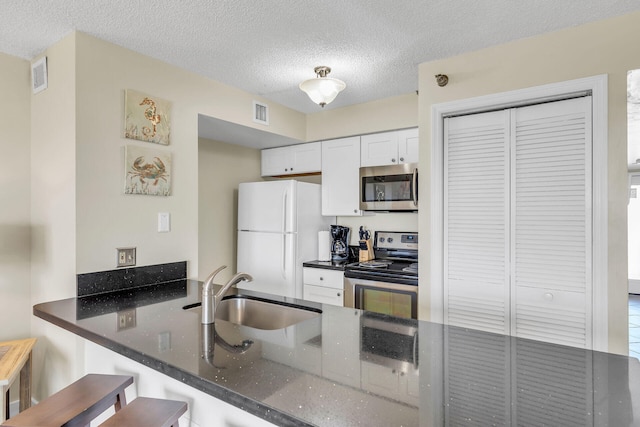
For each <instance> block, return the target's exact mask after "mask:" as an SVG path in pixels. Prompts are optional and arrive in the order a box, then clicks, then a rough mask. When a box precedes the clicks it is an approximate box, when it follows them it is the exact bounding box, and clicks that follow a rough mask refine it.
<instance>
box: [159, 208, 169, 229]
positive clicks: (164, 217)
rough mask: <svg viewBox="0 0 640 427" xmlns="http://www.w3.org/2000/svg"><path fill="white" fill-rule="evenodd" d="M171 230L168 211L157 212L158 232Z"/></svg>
mask: <svg viewBox="0 0 640 427" xmlns="http://www.w3.org/2000/svg"><path fill="white" fill-rule="evenodd" d="M169 231H171V215H170V214H169V212H159V213H158V233H168V232H169Z"/></svg>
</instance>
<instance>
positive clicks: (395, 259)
mask: <svg viewBox="0 0 640 427" xmlns="http://www.w3.org/2000/svg"><path fill="white" fill-rule="evenodd" d="M373 247H374V253H375V259H374V260H372V261H367V262H362V263H353V264H349V265H347V267H346V268H345V272H344V305H345V307H354V308H359V309H363V310H368V311H374V312H378V313H384V314H389V315H392V316H398V317H406V318H412V319H417V317H418V233H402V232H391V231H376V233H375V242H374V246H373Z"/></svg>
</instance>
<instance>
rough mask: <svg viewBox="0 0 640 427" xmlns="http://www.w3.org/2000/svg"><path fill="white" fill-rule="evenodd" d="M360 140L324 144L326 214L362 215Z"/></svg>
mask: <svg viewBox="0 0 640 427" xmlns="http://www.w3.org/2000/svg"><path fill="white" fill-rule="evenodd" d="M359 179H360V137H359V136H353V137H350V138H340V139H333V140H330V141H323V142H322V215H325V216H359V215H362V211H361V210H360V201H359V198H358V196H359V192H360V185H359Z"/></svg>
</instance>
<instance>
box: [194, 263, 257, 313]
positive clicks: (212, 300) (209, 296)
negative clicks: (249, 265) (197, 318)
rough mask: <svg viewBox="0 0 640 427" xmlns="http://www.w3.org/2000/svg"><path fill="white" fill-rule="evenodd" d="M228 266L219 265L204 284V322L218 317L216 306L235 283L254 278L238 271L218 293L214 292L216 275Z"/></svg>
mask: <svg viewBox="0 0 640 427" xmlns="http://www.w3.org/2000/svg"><path fill="white" fill-rule="evenodd" d="M225 268H227V266H226V265H223V266H222V267H219V268H218V269H216V270H215V271H214V272H213V273H211V274H210V275H209V277H207V280H205V282H204V285H203V286H202V324H203V325H206V324H209V323H214V321H215V318H216V308H218V304H220V301H222V298H223V297H224V296H225V294H226V293H227V291H228V290H229V289H230V288H231V287H232V286H233V285H235V284H237V283H239V282H241V281H243V280H246V281H247V282H250V281H252V280H253V277H251V276H250V275H249V274H247V273H237V274H236V275H235V276H233V277H232V278H231V279H230V280H229V281H228V282H227V283H226V284H225V285H224V286H222V288H221V289H220V290H219V291H218V292H217V293H216V294H214V293H213V279H214V278H215V277H216V275H217V274H218V273H219V272H220V271H222V270H224V269H225Z"/></svg>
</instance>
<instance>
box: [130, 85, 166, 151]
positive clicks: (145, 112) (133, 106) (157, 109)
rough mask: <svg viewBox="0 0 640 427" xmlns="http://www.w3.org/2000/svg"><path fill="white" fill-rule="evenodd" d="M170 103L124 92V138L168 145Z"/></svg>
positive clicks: (142, 94) (131, 91)
mask: <svg viewBox="0 0 640 427" xmlns="http://www.w3.org/2000/svg"><path fill="white" fill-rule="evenodd" d="M170 109H171V102H169V101H165V100H164V99H160V98H157V97H155V96H150V95H145V94H144V93H141V92H137V91H135V90H131V89H127V90H125V92H124V111H125V113H124V136H125V137H126V138H129V139H137V140H139V141H146V142H153V143H154V144H162V145H169V142H170V141H169V137H170V130H171V126H170V124H171V123H170V121H169V119H170V117H169V110H170Z"/></svg>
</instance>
